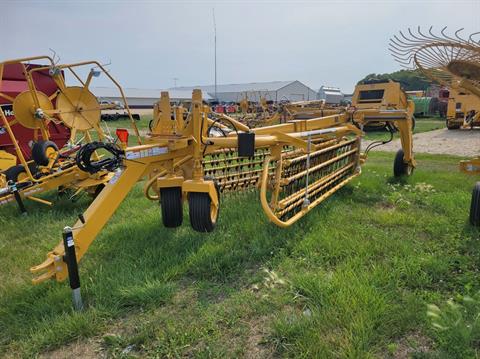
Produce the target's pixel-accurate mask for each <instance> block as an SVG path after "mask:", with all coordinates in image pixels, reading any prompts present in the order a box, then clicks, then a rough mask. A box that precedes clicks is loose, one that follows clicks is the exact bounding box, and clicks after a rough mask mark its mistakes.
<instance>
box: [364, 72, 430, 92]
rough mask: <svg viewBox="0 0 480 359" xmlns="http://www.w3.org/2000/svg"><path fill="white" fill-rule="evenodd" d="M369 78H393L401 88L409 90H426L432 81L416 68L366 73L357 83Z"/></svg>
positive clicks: (369, 79)
mask: <svg viewBox="0 0 480 359" xmlns="http://www.w3.org/2000/svg"><path fill="white" fill-rule="evenodd" d="M371 80H393V81H397V82H400V84H401V85H402V87H403V89H404V90H406V91H411V90H426V89H427V88H428V87H430V86H431V85H432V84H433V83H434V82H433V81H431V80H430V79H428V78H426V77H425V76H423V74H422V73H421V72H420V71H418V70H400V71H395V72H392V73H389V74H375V73H373V74H368V75H367V76H365V77H364V78H363V79H361V80H360V81H359V82H358V84H363V83H364V82H365V81H371Z"/></svg>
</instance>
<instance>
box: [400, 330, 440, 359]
mask: <svg viewBox="0 0 480 359" xmlns="http://www.w3.org/2000/svg"><path fill="white" fill-rule="evenodd" d="M395 344H396V350H395V352H394V353H393V355H392V356H391V357H393V358H395V359H408V358H411V357H412V355H413V354H415V353H417V354H419V353H428V352H430V351H432V346H433V342H432V340H431V339H430V338H428V337H426V336H424V335H422V334H421V333H418V332H415V333H410V334H408V335H407V336H405V337H403V338H401V339H400V340H398V341H397V342H396V343H395Z"/></svg>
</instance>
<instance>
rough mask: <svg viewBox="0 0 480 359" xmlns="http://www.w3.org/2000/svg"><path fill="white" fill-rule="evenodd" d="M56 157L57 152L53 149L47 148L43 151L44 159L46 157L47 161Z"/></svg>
mask: <svg viewBox="0 0 480 359" xmlns="http://www.w3.org/2000/svg"><path fill="white" fill-rule="evenodd" d="M56 156H57V151H56V150H55V148H53V147H48V148H47V149H46V150H45V157H47V158H48V160H49V161H50V160H52V159H55V157H56Z"/></svg>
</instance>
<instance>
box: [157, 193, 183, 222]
mask: <svg viewBox="0 0 480 359" xmlns="http://www.w3.org/2000/svg"><path fill="white" fill-rule="evenodd" d="M160 207H161V208H162V222H163V225H164V226H165V227H167V228H176V227H179V226H180V225H181V224H182V222H183V204H182V187H165V188H160Z"/></svg>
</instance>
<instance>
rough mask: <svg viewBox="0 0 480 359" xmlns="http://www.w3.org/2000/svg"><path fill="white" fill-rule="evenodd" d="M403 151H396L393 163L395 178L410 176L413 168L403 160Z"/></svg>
mask: <svg viewBox="0 0 480 359" xmlns="http://www.w3.org/2000/svg"><path fill="white" fill-rule="evenodd" d="M403 156H404V153H403V150H398V151H397V154H396V155H395V160H394V161H393V175H394V176H395V177H401V176H410V175H411V174H412V173H413V167H412V166H411V165H409V164H408V163H406V162H405V161H404V160H403Z"/></svg>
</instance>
